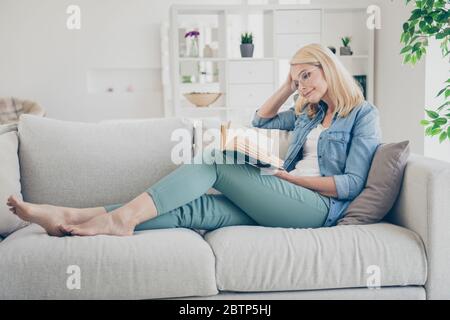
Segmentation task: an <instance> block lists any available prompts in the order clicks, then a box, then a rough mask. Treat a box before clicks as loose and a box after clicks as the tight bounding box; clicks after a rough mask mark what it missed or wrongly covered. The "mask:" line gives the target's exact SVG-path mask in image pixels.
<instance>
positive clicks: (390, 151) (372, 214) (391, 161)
mask: <svg viewBox="0 0 450 320" xmlns="http://www.w3.org/2000/svg"><path fill="white" fill-rule="evenodd" d="M409 153H410V151H409V141H402V142H399V143H384V144H380V145H379V146H378V148H377V150H376V151H375V155H374V157H373V160H372V164H371V166H370V170H369V175H368V177H367V181H366V186H365V188H364V189H363V191H362V192H361V193H360V194H359V195H358V196H357V197H356V198H355V199H354V200H353V201H352V202H351V203H350V205H349V206H348V208H347V210H346V212H345V214H344V216H343V218H341V219H340V220H338V222H337V224H338V225H346V224H370V223H376V222H379V221H380V220H382V219H383V218H384V216H385V215H386V214H387V213H388V212H389V210H391V208H392V206H393V205H394V203H395V200H396V199H397V197H398V194H399V191H400V187H401V185H402V181H403V174H404V171H405V167H406V163H407V161H408V157H409Z"/></svg>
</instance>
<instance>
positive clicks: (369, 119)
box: [252, 101, 382, 227]
mask: <svg viewBox="0 0 450 320" xmlns="http://www.w3.org/2000/svg"><path fill="white" fill-rule="evenodd" d="M327 108H328V105H327V104H326V103H325V102H324V101H320V103H319V107H318V112H317V114H316V116H315V117H314V118H312V119H310V118H309V117H308V116H307V115H306V113H303V112H302V113H301V114H299V115H297V114H295V111H294V109H295V107H294V106H292V107H291V108H289V110H286V111H282V112H279V113H278V114H277V115H276V116H275V117H273V118H262V117H260V116H259V115H258V114H257V113H256V112H257V111H258V110H256V112H255V114H254V116H253V120H252V125H253V126H254V127H258V128H263V129H279V130H288V131H293V133H292V134H293V137H292V140H291V143H290V145H289V147H288V151H287V154H286V157H285V160H284V168H285V170H286V171H288V172H289V171H292V170H293V169H294V168H295V165H296V163H297V162H298V161H299V160H301V159H302V157H303V151H302V150H301V149H302V147H303V144H304V143H305V141H306V137H307V135H308V134H309V132H310V131H311V130H312V129H314V128H315V127H317V125H318V124H319V123H322V120H323V118H324V117H325V115H326V111H327ZM381 138H382V137H381V129H380V124H379V113H378V110H377V108H376V107H374V106H373V105H372V104H370V103H369V102H367V101H364V102H363V103H362V104H361V105H359V106H357V107H355V108H354V109H353V110H352V111H351V112H350V113H349V114H348V115H347V116H346V117H339V116H338V115H337V114H335V116H334V118H333V120H332V123H331V125H330V127H329V128H326V129H325V130H323V131H322V132H321V134H320V136H319V140H318V143H317V156H318V162H319V169H320V174H321V175H322V176H323V177H325V176H333V178H334V181H335V184H336V193H337V198H334V197H330V209H329V211H328V216H327V219H326V221H325V223H324V227H330V226H334V225H336V223H337V221H338V220H339V219H340V218H342V217H343V215H344V213H345V211H346V209H347V207H348V206H349V204H350V202H351V201H352V200H353V199H354V198H356V197H357V196H358V195H359V194H360V193H361V191H362V190H363V188H364V186H365V184H366V180H367V176H368V173H369V169H370V165H371V163H372V158H373V156H374V154H375V151H376V149H377V147H378V145H379V144H380V143H381Z"/></svg>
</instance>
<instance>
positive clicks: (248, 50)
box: [241, 43, 255, 58]
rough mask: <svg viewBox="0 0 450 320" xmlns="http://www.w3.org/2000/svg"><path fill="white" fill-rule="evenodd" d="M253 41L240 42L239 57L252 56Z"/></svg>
mask: <svg viewBox="0 0 450 320" xmlns="http://www.w3.org/2000/svg"><path fill="white" fill-rule="evenodd" d="M254 47H255V46H254V45H253V43H243V44H241V57H242V58H251V57H253V49H254Z"/></svg>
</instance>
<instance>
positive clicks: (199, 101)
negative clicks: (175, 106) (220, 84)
mask: <svg viewBox="0 0 450 320" xmlns="http://www.w3.org/2000/svg"><path fill="white" fill-rule="evenodd" d="M183 95H184V96H185V97H186V99H187V100H188V101H189V102H190V103H192V104H193V105H195V106H196V107H208V106H209V105H211V104H213V103H214V102H216V101H217V99H219V97H220V96H221V95H222V93H221V92H190V93H185V94H183Z"/></svg>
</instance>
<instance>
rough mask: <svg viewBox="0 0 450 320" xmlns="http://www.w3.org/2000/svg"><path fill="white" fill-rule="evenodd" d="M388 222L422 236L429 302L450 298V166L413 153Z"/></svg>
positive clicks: (388, 216)
mask: <svg viewBox="0 0 450 320" xmlns="http://www.w3.org/2000/svg"><path fill="white" fill-rule="evenodd" d="M386 219H387V220H389V221H390V222H392V223H394V224H397V225H400V226H403V227H405V228H408V229H410V230H412V231H414V232H416V233H418V234H419V235H420V236H421V238H422V240H423V242H424V245H425V250H426V254H427V265H428V268H427V269H428V272H427V273H428V274H427V282H426V284H425V289H426V292H427V299H450V273H449V270H450V163H448V162H445V161H440V160H435V159H431V158H427V157H424V156H421V155H417V154H411V156H410V158H409V159H408V162H407V165H406V169H405V174H404V177H403V183H402V188H401V190H400V194H399V196H398V198H397V201H396V203H395V204H394V207H393V208H392V210H391V211H390V212H389V214H388V215H387V217H386Z"/></svg>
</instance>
